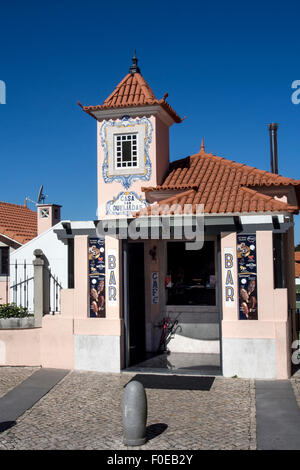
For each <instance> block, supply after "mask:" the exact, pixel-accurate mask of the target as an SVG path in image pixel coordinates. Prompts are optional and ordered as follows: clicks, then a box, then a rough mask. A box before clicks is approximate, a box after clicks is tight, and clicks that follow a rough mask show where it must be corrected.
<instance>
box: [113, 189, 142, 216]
mask: <svg viewBox="0 0 300 470" xmlns="http://www.w3.org/2000/svg"><path fill="white" fill-rule="evenodd" d="M147 205H148V203H147V201H146V200H145V199H143V198H142V196H139V195H138V194H137V193H135V192H134V191H122V192H121V193H119V194H118V195H117V196H116V197H115V198H113V200H111V201H108V202H107V203H106V214H108V215H126V216H130V215H131V214H132V213H133V212H139V211H140V210H141V209H143V208H144V207H146V206H147Z"/></svg>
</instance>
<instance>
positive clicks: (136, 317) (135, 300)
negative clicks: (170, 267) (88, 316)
mask: <svg viewBox="0 0 300 470" xmlns="http://www.w3.org/2000/svg"><path fill="white" fill-rule="evenodd" d="M127 275H128V283H127V284H128V285H127V292H128V297H127V308H126V306H125V328H126V329H127V334H126V343H127V345H126V356H127V357H126V359H127V360H126V363H127V364H126V365H127V367H128V366H132V365H134V364H137V363H139V362H142V361H144V360H145V358H146V339H145V328H146V326H145V277H144V244H143V243H128V245H127ZM124 287H125V286H124ZM126 310H127V312H126ZM126 317H127V318H126Z"/></svg>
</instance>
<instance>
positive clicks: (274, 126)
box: [268, 122, 278, 175]
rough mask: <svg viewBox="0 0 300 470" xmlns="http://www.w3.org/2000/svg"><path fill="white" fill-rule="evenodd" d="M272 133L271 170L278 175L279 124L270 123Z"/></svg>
mask: <svg viewBox="0 0 300 470" xmlns="http://www.w3.org/2000/svg"><path fill="white" fill-rule="evenodd" d="M268 128H269V133H270V148H271V172H272V173H276V174H277V175H278V153H277V129H278V124H277V123H276V122H272V123H271V124H269V125H268Z"/></svg>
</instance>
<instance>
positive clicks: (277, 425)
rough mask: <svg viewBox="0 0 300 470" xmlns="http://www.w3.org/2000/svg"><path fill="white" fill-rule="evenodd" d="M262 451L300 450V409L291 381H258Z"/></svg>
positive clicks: (259, 436)
mask: <svg viewBox="0 0 300 470" xmlns="http://www.w3.org/2000/svg"><path fill="white" fill-rule="evenodd" d="M255 389H256V430H257V448H258V449H259V450H300V409H299V407H298V404H297V401H296V398H295V395H294V392H293V389H292V386H291V383H290V381H289V380H277V381H272V380H268V381H264V380H256V381H255Z"/></svg>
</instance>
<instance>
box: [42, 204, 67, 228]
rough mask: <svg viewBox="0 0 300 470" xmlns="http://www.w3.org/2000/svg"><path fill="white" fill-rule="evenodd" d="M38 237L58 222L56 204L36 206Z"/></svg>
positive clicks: (58, 209)
mask: <svg viewBox="0 0 300 470" xmlns="http://www.w3.org/2000/svg"><path fill="white" fill-rule="evenodd" d="M37 208H38V211H37V213H38V235H41V233H43V232H46V231H47V230H49V229H50V228H51V227H53V226H54V225H56V224H58V222H60V208H61V206H59V205H57V204H38V205H37Z"/></svg>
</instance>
